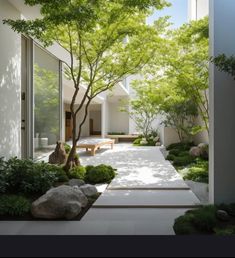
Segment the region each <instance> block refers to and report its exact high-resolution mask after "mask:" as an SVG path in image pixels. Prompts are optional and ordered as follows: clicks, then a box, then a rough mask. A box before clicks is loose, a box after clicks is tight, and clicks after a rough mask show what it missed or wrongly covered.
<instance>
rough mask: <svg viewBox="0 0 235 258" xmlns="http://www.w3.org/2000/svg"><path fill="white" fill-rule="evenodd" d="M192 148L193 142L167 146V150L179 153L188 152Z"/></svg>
mask: <svg viewBox="0 0 235 258" xmlns="http://www.w3.org/2000/svg"><path fill="white" fill-rule="evenodd" d="M193 146H195V145H194V143H193V142H186V143H184V142H181V143H174V144H171V145H169V146H168V147H167V150H168V151H170V150H173V149H176V150H179V151H189V150H190V149H191V147H193Z"/></svg>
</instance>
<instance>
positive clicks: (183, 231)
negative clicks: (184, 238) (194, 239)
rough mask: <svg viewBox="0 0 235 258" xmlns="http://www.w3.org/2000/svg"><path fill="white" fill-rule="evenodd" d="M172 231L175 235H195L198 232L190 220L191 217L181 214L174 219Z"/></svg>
mask: <svg viewBox="0 0 235 258" xmlns="http://www.w3.org/2000/svg"><path fill="white" fill-rule="evenodd" d="M174 231H175V233H176V235H195V234H198V231H197V229H196V227H195V226H194V225H193V223H192V222H191V217H189V216H186V215H185V216H181V217H179V218H177V219H176V220H175V224H174Z"/></svg>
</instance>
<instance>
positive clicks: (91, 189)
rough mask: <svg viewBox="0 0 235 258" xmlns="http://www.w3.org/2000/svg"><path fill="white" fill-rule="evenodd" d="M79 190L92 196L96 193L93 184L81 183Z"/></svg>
mask: <svg viewBox="0 0 235 258" xmlns="http://www.w3.org/2000/svg"><path fill="white" fill-rule="evenodd" d="M80 190H81V191H82V192H83V193H84V194H85V195H86V196H87V197H92V196H95V195H97V194H98V191H97V189H96V187H95V186H94V185H83V186H81V187H80Z"/></svg>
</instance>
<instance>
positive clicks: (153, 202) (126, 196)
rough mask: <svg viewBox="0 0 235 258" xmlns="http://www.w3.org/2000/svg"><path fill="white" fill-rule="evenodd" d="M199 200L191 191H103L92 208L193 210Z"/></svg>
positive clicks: (198, 204)
mask: <svg viewBox="0 0 235 258" xmlns="http://www.w3.org/2000/svg"><path fill="white" fill-rule="evenodd" d="M200 205H201V204H200V201H199V199H198V198H197V197H196V196H195V195H194V193H193V192H192V191H191V190H179V191H162V190H158V191H153V190H147V191H143V190H136V191H131V190H120V191H112V190H107V191H105V192H104V193H103V194H102V195H101V197H100V198H99V199H98V200H97V201H96V202H95V203H94V205H93V208H128V207H130V208H186V209H187V208H194V207H197V206H200Z"/></svg>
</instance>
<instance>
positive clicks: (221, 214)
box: [216, 210, 230, 221]
mask: <svg viewBox="0 0 235 258" xmlns="http://www.w3.org/2000/svg"><path fill="white" fill-rule="evenodd" d="M216 215H217V218H218V219H219V220H221V221H229V220H230V216H229V215H228V213H227V212H226V211H223V210H219V211H217V214H216Z"/></svg>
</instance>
